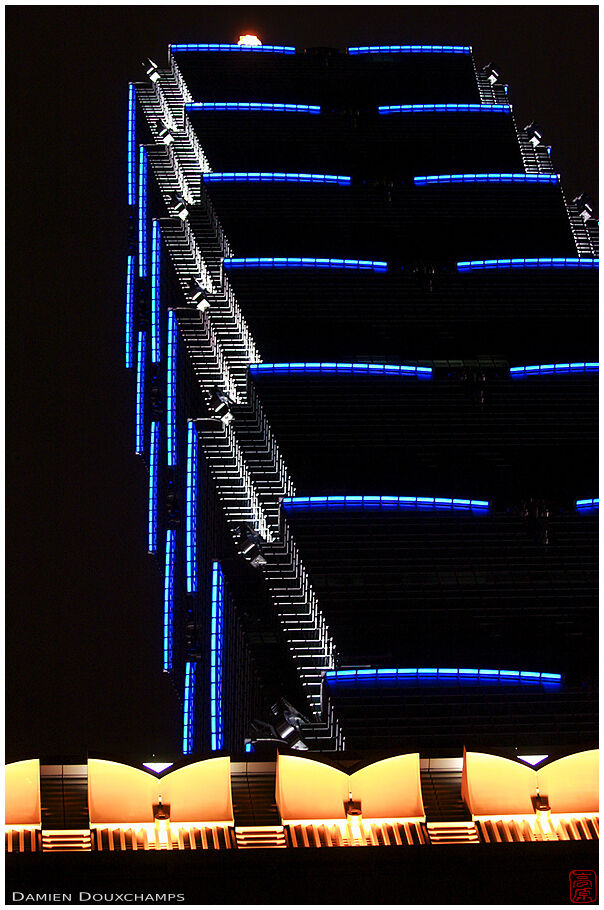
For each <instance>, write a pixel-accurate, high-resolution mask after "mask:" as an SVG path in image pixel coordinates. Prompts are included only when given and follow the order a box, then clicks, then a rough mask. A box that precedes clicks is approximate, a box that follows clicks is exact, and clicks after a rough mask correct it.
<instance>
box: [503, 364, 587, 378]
mask: <svg viewBox="0 0 604 910" xmlns="http://www.w3.org/2000/svg"><path fill="white" fill-rule="evenodd" d="M599 369H600V364H599V363H598V362H597V361H587V362H583V361H581V362H577V363H536V364H533V365H530V366H526V367H510V376H512V377H513V378H514V379H519V378H521V377H523V376H543V375H549V376H551V375H552V374H555V375H558V376H560V375H562V376H564V375H565V374H568V373H597V372H598V371H599Z"/></svg>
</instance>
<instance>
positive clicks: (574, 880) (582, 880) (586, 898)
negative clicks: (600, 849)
mask: <svg viewBox="0 0 604 910" xmlns="http://www.w3.org/2000/svg"><path fill="white" fill-rule="evenodd" d="M568 878H569V881H570V901H571V904H595V902H596V899H597V897H598V877H597V875H596V873H595V872H594V870H593V869H573V871H572V872H571V873H570V875H569V876H568Z"/></svg>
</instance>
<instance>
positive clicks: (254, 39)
mask: <svg viewBox="0 0 604 910" xmlns="http://www.w3.org/2000/svg"><path fill="white" fill-rule="evenodd" d="M237 45H238V47H242V46H243V47H262V41H261V40H260V38H259V37H258V35H239V41H238V42H237Z"/></svg>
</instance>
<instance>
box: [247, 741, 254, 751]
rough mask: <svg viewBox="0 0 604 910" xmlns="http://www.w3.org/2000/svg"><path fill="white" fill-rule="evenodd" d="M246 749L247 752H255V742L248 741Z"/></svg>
mask: <svg viewBox="0 0 604 910" xmlns="http://www.w3.org/2000/svg"><path fill="white" fill-rule="evenodd" d="M245 751H246V752H253V751H254V746H253V744H252V743H246V744H245Z"/></svg>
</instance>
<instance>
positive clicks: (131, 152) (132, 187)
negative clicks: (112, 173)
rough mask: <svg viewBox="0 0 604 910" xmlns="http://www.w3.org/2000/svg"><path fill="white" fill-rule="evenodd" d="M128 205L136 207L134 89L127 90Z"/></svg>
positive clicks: (132, 87) (131, 87)
mask: <svg viewBox="0 0 604 910" xmlns="http://www.w3.org/2000/svg"><path fill="white" fill-rule="evenodd" d="M128 205H136V89H135V88H134V86H133V85H132V83H130V86H129V88H128Z"/></svg>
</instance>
